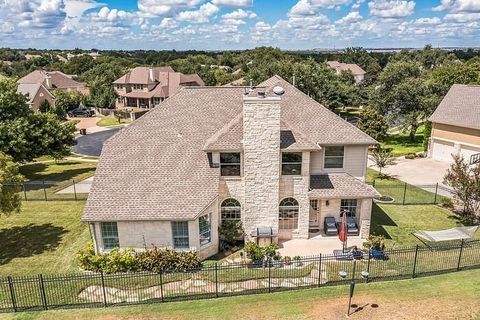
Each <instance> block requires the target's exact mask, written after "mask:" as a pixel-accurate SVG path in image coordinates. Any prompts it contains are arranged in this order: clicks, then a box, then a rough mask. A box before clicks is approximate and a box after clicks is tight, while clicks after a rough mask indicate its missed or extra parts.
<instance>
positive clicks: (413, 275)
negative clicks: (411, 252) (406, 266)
mask: <svg viewBox="0 0 480 320" xmlns="http://www.w3.org/2000/svg"><path fill="white" fill-rule="evenodd" d="M417 256H418V244H417V245H416V246H415V257H414V258H413V272H412V278H415V272H416V271H417Z"/></svg>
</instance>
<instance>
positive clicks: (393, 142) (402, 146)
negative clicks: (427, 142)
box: [382, 125, 425, 157]
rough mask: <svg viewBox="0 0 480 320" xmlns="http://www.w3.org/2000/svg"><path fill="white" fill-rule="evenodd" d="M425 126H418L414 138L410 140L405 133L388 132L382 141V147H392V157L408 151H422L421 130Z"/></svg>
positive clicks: (422, 130)
mask: <svg viewBox="0 0 480 320" xmlns="http://www.w3.org/2000/svg"><path fill="white" fill-rule="evenodd" d="M424 130H425V126H424V125H422V126H420V127H419V128H418V130H417V134H416V135H415V140H414V141H413V142H412V141H410V137H409V136H408V134H407V133H395V134H389V135H388V136H387V138H386V139H385V141H383V142H382V147H383V148H392V149H393V150H392V155H393V156H394V157H400V156H404V155H406V154H409V153H417V152H422V151H423V132H424Z"/></svg>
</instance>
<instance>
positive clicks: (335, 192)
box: [308, 173, 380, 199]
mask: <svg viewBox="0 0 480 320" xmlns="http://www.w3.org/2000/svg"><path fill="white" fill-rule="evenodd" d="M308 195H309V196H310V197H312V198H320V199H335V198H337V199H338V198H342V199H361V198H375V197H378V196H380V194H379V193H378V192H377V190H375V188H373V187H372V186H369V185H367V184H365V183H363V182H362V181H360V180H358V179H356V178H354V177H352V176H351V175H349V174H346V173H331V174H321V175H312V176H310V191H309V193H308Z"/></svg>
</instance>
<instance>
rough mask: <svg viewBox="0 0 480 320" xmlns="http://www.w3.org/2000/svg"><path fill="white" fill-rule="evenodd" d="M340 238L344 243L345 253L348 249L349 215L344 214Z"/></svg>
mask: <svg viewBox="0 0 480 320" xmlns="http://www.w3.org/2000/svg"><path fill="white" fill-rule="evenodd" d="M338 238H339V239H340V241H342V242H343V253H345V249H346V248H347V214H346V213H345V212H344V213H343V216H342V225H341V226H340V233H339V234H338Z"/></svg>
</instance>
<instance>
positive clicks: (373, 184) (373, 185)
mask: <svg viewBox="0 0 480 320" xmlns="http://www.w3.org/2000/svg"><path fill="white" fill-rule="evenodd" d="M372 187H374V188H375V179H373V182H372Z"/></svg>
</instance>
